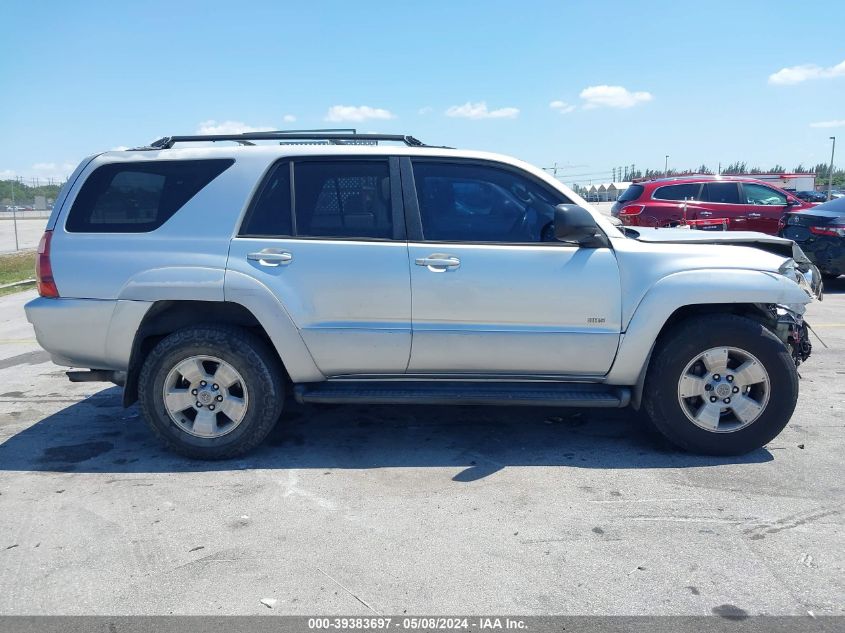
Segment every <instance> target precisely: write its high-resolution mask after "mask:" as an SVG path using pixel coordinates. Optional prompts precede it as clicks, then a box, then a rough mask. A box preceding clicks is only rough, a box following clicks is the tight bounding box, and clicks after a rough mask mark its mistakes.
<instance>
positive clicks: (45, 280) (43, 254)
mask: <svg viewBox="0 0 845 633" xmlns="http://www.w3.org/2000/svg"><path fill="white" fill-rule="evenodd" d="M52 239H53V231H44V235H42V236H41V241H40V242H39V243H38V257H37V259H36V260H35V279H36V280H37V281H38V294H40V295H41V296H42V297H58V296H59V289H58V288H56V282H55V280H54V279H53V266H52V265H51V264H50V242H51V241H52Z"/></svg>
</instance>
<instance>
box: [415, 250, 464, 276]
mask: <svg viewBox="0 0 845 633" xmlns="http://www.w3.org/2000/svg"><path fill="white" fill-rule="evenodd" d="M416 264H417V266H426V267H427V268H428V269H429V270H430V271H432V272H436V273H442V272H444V271H446V270H447V269H449V268H457V267H458V266H460V265H461V260H460V259H458V258H457V257H453V256H452V255H441V254H440V253H436V254H434V255H429V256H428V257H418V258H417V259H416Z"/></svg>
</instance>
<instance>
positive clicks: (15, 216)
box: [12, 176, 19, 252]
mask: <svg viewBox="0 0 845 633" xmlns="http://www.w3.org/2000/svg"><path fill="white" fill-rule="evenodd" d="M17 179H18V177H17V176H15V179H14V180H13V181H12V224H13V225H14V231H15V251H16V252H17V251H18V250H19V244H18V210H17V208H15V182H16V181H17Z"/></svg>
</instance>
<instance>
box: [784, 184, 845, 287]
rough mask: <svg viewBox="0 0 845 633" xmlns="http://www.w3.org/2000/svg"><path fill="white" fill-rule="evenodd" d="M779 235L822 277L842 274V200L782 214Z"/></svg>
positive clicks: (844, 251)
mask: <svg viewBox="0 0 845 633" xmlns="http://www.w3.org/2000/svg"><path fill="white" fill-rule="evenodd" d="M780 234H781V235H782V236H783V237H786V238H789V239H790V240H794V241H795V242H796V243H797V244H798V246H800V247H801V249H802V250H803V251H804V252H805V253H806V254H807V257H809V258H810V260H812V262H813V263H814V264H815V265H816V266H818V268H819V270H820V271H821V273H822V275H823V276H824V277H827V278H828V279H830V278H833V277H838V276H839V275H843V274H845V198H835V199H833V200H831V201H830V202H825V203H824V204H820V205H818V206H815V207H813V208H812V209H810V210H808V211H801V212H800V213H792V212H790V213H786V214H784V216H783V218H782V220H781V228H780Z"/></svg>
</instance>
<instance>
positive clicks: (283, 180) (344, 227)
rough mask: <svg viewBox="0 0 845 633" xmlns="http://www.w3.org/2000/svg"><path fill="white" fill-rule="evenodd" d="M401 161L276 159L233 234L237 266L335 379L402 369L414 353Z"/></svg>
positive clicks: (231, 255) (231, 263) (231, 267)
mask: <svg viewBox="0 0 845 633" xmlns="http://www.w3.org/2000/svg"><path fill="white" fill-rule="evenodd" d="M398 169H399V168H398V159H395V158H390V159H389V158H387V157H351V158H348V157H337V156H334V157H325V158H311V157H309V158H302V159H293V160H283V161H280V162H278V163H276V164H275V165H274V166H273V167H272V168H271V170H270V172H269V173H268V175H267V177H266V178H265V180H264V182H263V183H262V185H261V187H260V188H259V190H258V193H257V194H256V196H255V199H254V200H253V201H252V203H251V205H250V208H249V209H248V211H247V214H246V216H245V218H244V221H243V223H242V226H241V229H240V232H239V235H238V236H237V237H236V238H235V239H233V240H232V244H231V249H230V253H229V261H228V269H229V270H233V271H238V272H241V273H244V274H246V275H250V276H251V277H253V278H255V279H257V280H258V281H259V282H261V283H262V284H263V285H265V286H267V287H268V288H270V289H271V290H272V291H273V293H274V294H275V295H276V296H277V297H278V299H279V302H280V303H281V305H282V306H284V309H285V310H287V312H288V313H289V315H290V317H291V318H292V320H293V321H294V323H295V324H296V326H297V327H298V328H299V331H300V332H301V334H302V337H303V340H304V341H305V344H306V345H307V347H308V349H309V351H310V352H311V355H312V357H313V358H314V361H315V363H316V364H317V367H318V368H319V369H320V371H322V372H323V374H325V375H327V376H333V375H343V374H371V373H372V374H401V373H403V372H404V371H405V368H406V366H407V364H408V356H409V354H410V350H411V290H410V279H409V271H408V247H407V243H406V242H405V228H404V217H403V215H402V205H401V194H400V189H399V188H398V173H399V172H398Z"/></svg>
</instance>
